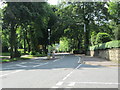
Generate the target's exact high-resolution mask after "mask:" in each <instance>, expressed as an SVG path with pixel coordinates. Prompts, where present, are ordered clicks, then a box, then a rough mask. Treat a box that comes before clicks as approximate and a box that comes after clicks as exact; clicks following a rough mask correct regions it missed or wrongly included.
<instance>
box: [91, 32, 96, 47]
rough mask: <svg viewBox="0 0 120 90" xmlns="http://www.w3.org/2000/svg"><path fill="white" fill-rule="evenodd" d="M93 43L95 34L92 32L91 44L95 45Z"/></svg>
mask: <svg viewBox="0 0 120 90" xmlns="http://www.w3.org/2000/svg"><path fill="white" fill-rule="evenodd" d="M95 41H96V33H95V32H92V34H91V44H92V45H95Z"/></svg>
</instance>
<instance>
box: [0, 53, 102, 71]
mask: <svg viewBox="0 0 120 90" xmlns="http://www.w3.org/2000/svg"><path fill="white" fill-rule="evenodd" d="M82 58H83V59H84V61H85V62H87V61H95V59H94V58H92V57H85V56H84V57H82ZM78 59H79V58H78V57H76V56H74V55H68V56H65V58H63V59H61V60H58V61H56V62H53V61H54V60H50V61H49V60H47V61H44V60H41V61H40V60H39V59H37V60H26V63H25V64H21V63H22V62H21V63H18V64H17V65H16V64H14V63H12V64H11V65H10V67H7V65H9V63H4V64H3V66H4V65H5V66H6V67H4V68H2V71H7V70H34V69H35V70H36V69H38V70H40V69H44V70H52V69H61V70H62V69H63V70H70V69H75V68H76V67H77V66H78V65H79V64H78ZM39 61H40V62H39ZM30 62H31V63H30ZM103 67H104V66H100V65H89V64H86V63H85V64H82V65H81V66H80V67H79V68H78V70H81V69H82V68H103Z"/></svg>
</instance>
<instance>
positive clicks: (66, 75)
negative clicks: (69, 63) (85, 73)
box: [63, 71, 73, 80]
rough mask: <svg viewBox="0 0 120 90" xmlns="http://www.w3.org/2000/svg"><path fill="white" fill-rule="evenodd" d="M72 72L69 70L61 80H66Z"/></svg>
mask: <svg viewBox="0 0 120 90" xmlns="http://www.w3.org/2000/svg"><path fill="white" fill-rule="evenodd" d="M72 73H73V71H72V72H70V73H69V74H67V75H66V76H65V77H64V78H63V80H66V79H67V78H68V77H69V76H70V75H71V74H72Z"/></svg>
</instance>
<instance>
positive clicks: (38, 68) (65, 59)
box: [0, 55, 118, 88]
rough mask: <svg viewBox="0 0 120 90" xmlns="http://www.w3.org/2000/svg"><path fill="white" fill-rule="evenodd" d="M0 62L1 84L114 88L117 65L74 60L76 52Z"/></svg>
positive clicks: (7, 86) (76, 58) (6, 86)
mask: <svg viewBox="0 0 120 90" xmlns="http://www.w3.org/2000/svg"><path fill="white" fill-rule="evenodd" d="M57 57H58V59H55V60H43V58H45V57H43V58H37V59H33V60H24V61H16V62H12V63H4V64H3V65H2V71H0V72H2V75H0V79H1V80H2V88H118V68H117V67H106V66H99V65H89V64H85V63H82V64H81V63H78V61H79V60H81V57H80V56H75V55H67V56H66V55H60V56H57Z"/></svg>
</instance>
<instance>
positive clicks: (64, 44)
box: [59, 37, 69, 52]
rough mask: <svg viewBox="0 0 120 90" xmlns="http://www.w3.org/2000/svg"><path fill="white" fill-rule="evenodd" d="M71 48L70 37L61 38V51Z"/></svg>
mask: <svg viewBox="0 0 120 90" xmlns="http://www.w3.org/2000/svg"><path fill="white" fill-rule="evenodd" d="M68 50H69V43H68V39H67V38H65V37H64V38H61V40H60V47H59V51H64V52H66V51H68Z"/></svg>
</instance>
